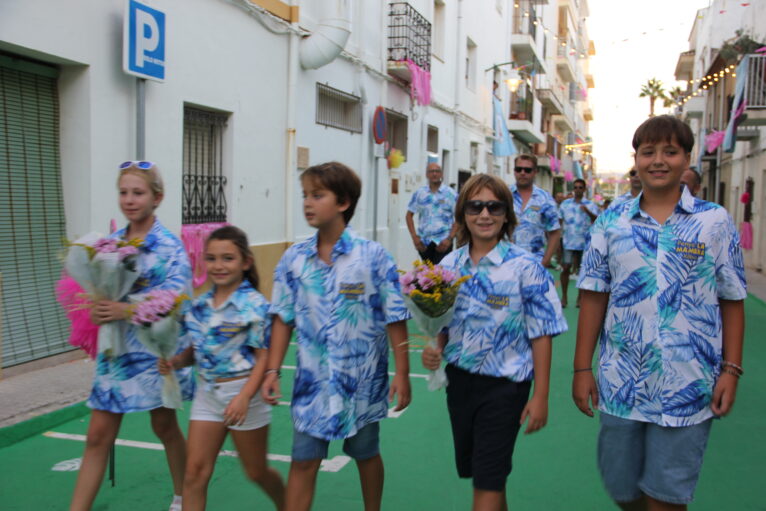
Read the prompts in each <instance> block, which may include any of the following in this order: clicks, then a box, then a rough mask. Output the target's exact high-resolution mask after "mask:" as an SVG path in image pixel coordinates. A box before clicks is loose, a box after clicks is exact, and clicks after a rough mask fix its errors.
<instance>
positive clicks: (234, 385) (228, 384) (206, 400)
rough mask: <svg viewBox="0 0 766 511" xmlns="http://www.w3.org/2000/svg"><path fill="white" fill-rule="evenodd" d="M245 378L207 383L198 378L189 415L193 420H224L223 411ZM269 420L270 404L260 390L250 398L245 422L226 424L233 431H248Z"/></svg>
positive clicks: (245, 380) (264, 424)
mask: <svg viewBox="0 0 766 511" xmlns="http://www.w3.org/2000/svg"><path fill="white" fill-rule="evenodd" d="M246 382H247V378H241V379H239V380H231V381H225V382H220V383H218V382H216V383H208V382H206V381H202V380H199V381H198V382H197V389H196V392H195V393H194V401H193V402H192V409H191V417H190V420H193V421H210V422H224V419H223V411H224V410H226V407H227V406H228V405H229V403H230V402H231V400H232V399H234V398H235V397H236V396H237V394H239V391H240V390H242V387H243V386H244V385H245V383H246ZM270 422H271V405H269V404H267V403H266V402H265V401H264V400H263V398H262V397H261V393H260V390H259V391H258V392H257V393H256V394H255V395H254V396H253V398H252V399H251V400H250V407H249V408H248V411H247V416H246V417H245V422H243V423H242V424H240V425H239V426H233V425H232V426H228V428H229V429H232V430H234V431H250V430H253V429H258V428H262V427H263V426H266V425H268V424H269V423H270Z"/></svg>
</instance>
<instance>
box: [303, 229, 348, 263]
mask: <svg viewBox="0 0 766 511" xmlns="http://www.w3.org/2000/svg"><path fill="white" fill-rule="evenodd" d="M355 237H356V233H354V231H353V230H352V229H351V227H348V226H346V228H345V229H343V233H342V234H341V235H340V238H338V241H336V242H335V245H333V247H332V254H331V255H330V259H331V260H332V261H335V259H337V258H338V256H341V255H343V254H348V253H349V252H351V250H352V249H353V248H354V238H355ZM318 242H319V231H317V232H316V233H314V235H313V236H312V237H311V238H309V243H308V245H307V247H306V248H307V249H308V250H309V252H310V254H311V255H312V256H314V257H319V248H318V247H317V243H318Z"/></svg>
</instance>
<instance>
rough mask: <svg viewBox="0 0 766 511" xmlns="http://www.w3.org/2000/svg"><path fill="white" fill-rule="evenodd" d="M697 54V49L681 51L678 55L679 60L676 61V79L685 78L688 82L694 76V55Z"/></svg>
mask: <svg viewBox="0 0 766 511" xmlns="http://www.w3.org/2000/svg"><path fill="white" fill-rule="evenodd" d="M695 55H696V51H695V50H688V51H685V52H683V53H681V54H680V55H679V56H678V62H677V63H676V72H675V76H676V80H683V81H686V82H688V81H689V80H691V79H692V78H693V74H692V73H693V72H694V57H695Z"/></svg>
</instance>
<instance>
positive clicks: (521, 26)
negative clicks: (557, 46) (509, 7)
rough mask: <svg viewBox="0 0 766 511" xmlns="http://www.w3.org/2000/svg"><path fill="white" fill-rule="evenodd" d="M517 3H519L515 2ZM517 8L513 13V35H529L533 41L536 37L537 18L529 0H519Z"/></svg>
mask: <svg viewBox="0 0 766 511" xmlns="http://www.w3.org/2000/svg"><path fill="white" fill-rule="evenodd" d="M517 3H519V2H517ZM520 4H521V5H520V6H519V8H516V9H514V13H513V33H514V34H529V35H530V36H531V37H532V39H533V40H535V39H536V37H537V24H536V23H535V21H537V17H536V16H535V12H534V9H533V7H532V5H531V2H529V0H521V2H520Z"/></svg>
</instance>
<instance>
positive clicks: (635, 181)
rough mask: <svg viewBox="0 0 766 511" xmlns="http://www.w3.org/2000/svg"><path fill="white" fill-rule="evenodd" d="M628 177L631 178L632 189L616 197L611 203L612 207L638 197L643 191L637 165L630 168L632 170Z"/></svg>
mask: <svg viewBox="0 0 766 511" xmlns="http://www.w3.org/2000/svg"><path fill="white" fill-rule="evenodd" d="M628 179H629V180H630V190H628V191H627V192H625V193H623V194H622V195H619V196H618V197H616V198H615V199H614V200H613V201H612V203H611V204H610V205H609V207H610V208H616V207H617V206H619V205H620V204H622V203H623V202H627V201H629V200H633V199H635V198H636V197H638V194H639V193H641V187H642V185H641V180H640V179H639V178H638V171H637V170H636V167H633V168H632V169H630V172H628Z"/></svg>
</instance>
